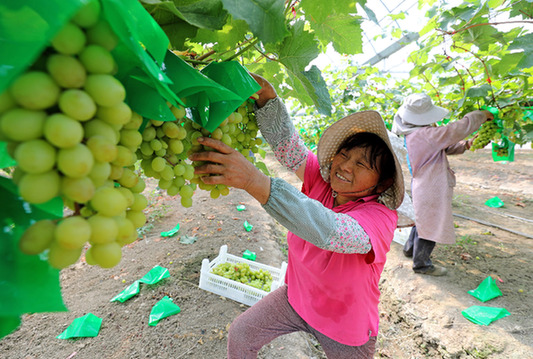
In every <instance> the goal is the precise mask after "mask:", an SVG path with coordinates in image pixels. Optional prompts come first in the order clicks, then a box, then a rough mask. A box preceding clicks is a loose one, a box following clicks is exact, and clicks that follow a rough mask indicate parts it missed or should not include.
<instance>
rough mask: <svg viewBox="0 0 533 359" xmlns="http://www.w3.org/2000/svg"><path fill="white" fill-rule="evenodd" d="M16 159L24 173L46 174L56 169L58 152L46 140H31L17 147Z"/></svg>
mask: <svg viewBox="0 0 533 359" xmlns="http://www.w3.org/2000/svg"><path fill="white" fill-rule="evenodd" d="M14 158H15V160H16V161H17V163H18V166H19V167H20V168H21V169H22V170H23V171H24V172H26V173H32V174H38V173H44V172H48V171H50V170H51V169H52V168H54V166H55V163H56V150H55V148H54V146H52V145H50V144H49V143H48V142H46V141H45V140H31V141H26V142H23V143H21V144H20V145H18V146H17V148H16V149H15V154H14Z"/></svg>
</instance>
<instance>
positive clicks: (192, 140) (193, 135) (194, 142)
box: [189, 131, 202, 146]
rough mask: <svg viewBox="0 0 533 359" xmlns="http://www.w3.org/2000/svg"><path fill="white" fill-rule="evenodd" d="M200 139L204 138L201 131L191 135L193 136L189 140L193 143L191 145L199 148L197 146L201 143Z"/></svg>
mask: <svg viewBox="0 0 533 359" xmlns="http://www.w3.org/2000/svg"><path fill="white" fill-rule="evenodd" d="M199 137H202V132H200V131H194V132H193V133H192V134H191V136H190V138H189V139H190V141H191V143H192V144H193V145H195V146H197V145H199V143H198V138H199Z"/></svg>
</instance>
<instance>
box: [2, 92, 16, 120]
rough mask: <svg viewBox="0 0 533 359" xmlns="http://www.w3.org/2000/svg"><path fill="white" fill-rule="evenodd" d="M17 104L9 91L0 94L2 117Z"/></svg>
mask: <svg viewBox="0 0 533 359" xmlns="http://www.w3.org/2000/svg"><path fill="white" fill-rule="evenodd" d="M16 105H17V103H16V102H15V99H14V98H13V96H11V94H10V93H9V91H8V90H6V91H4V92H0V115H1V114H3V113H4V112H6V111H7V110H10V109H12V108H13V107H15V106H16Z"/></svg>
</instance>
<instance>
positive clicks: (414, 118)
mask: <svg viewBox="0 0 533 359" xmlns="http://www.w3.org/2000/svg"><path fill="white" fill-rule="evenodd" d="M449 112H450V111H448V110H446V109H445V108H442V107H439V106H435V105H434V104H433V101H431V97H429V96H428V95H426V94H424V93H415V94H412V95H409V96H407V97H406V98H405V100H404V102H403V104H402V105H401V106H400V108H399V109H398V112H397V114H398V115H399V116H400V117H401V119H402V121H403V122H404V123H409V124H411V125H415V126H427V125H430V124H432V123H435V122H438V121H442V119H444V117H445V116H446V115H447V114H448V113H449Z"/></svg>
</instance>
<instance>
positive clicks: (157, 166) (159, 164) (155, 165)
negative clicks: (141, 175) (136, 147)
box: [152, 157, 167, 172]
mask: <svg viewBox="0 0 533 359" xmlns="http://www.w3.org/2000/svg"><path fill="white" fill-rule="evenodd" d="M166 165H167V161H165V159H164V158H162V157H156V158H154V159H153V160H152V169H153V170H154V171H156V172H161V171H163V170H164V169H165V167H166Z"/></svg>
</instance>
